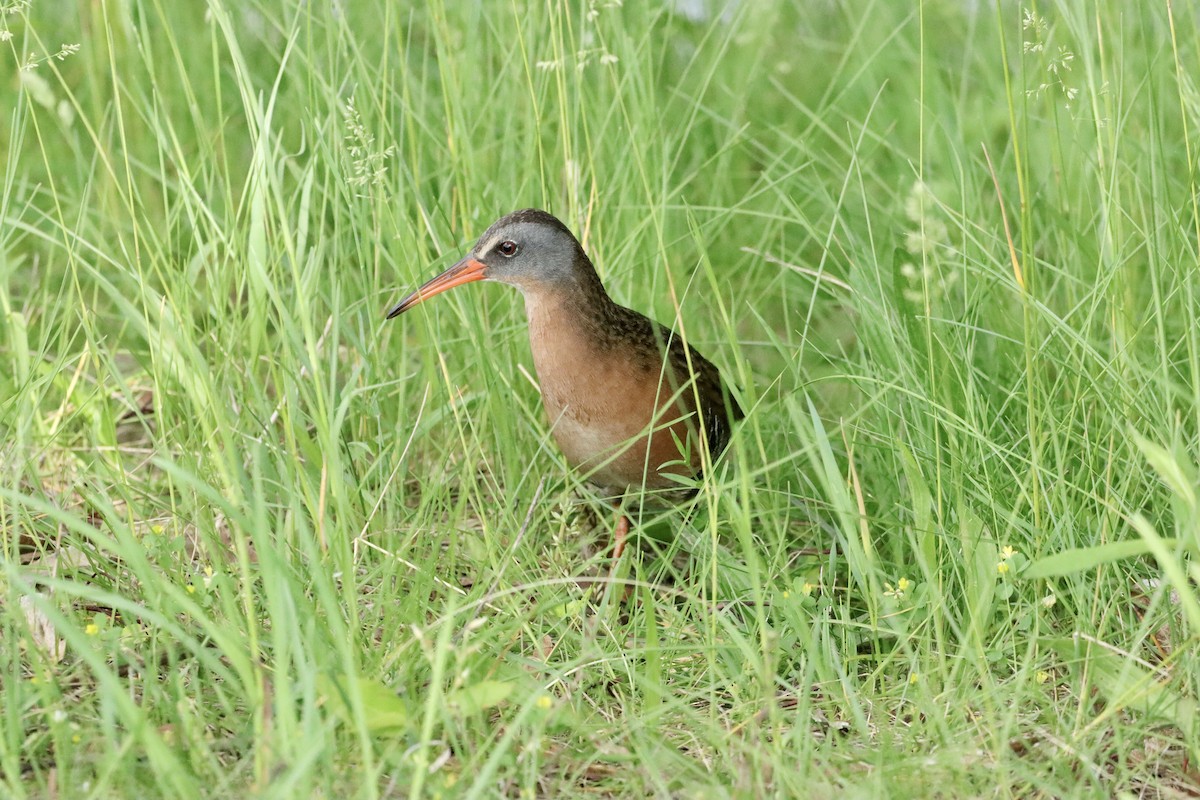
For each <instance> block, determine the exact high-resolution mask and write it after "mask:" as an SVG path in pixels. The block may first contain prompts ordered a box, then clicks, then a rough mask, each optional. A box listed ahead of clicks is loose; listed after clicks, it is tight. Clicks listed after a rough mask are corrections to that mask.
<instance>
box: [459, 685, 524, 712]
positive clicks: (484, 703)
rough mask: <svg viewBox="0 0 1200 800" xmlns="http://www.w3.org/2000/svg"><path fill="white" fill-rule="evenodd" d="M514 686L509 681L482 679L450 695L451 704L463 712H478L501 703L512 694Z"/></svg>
mask: <svg viewBox="0 0 1200 800" xmlns="http://www.w3.org/2000/svg"><path fill="white" fill-rule="evenodd" d="M513 688H514V686H513V684H512V683H509V682H508V681H480V682H479V683H476V684H474V685H473V686H464V687H463V688H461V689H459V690H458V691H456V692H453V693H452V694H451V695H450V698H449V700H450V705H452V706H454V707H455V708H457V709H458V710H459V712H460V713H462V714H476V713H478V712H480V711H483V710H485V709H488V708H493V707H495V706H498V705H500V704H501V703H503V702H504V701H505V700H507V699H508V696H509V695H510V694H512V690H513Z"/></svg>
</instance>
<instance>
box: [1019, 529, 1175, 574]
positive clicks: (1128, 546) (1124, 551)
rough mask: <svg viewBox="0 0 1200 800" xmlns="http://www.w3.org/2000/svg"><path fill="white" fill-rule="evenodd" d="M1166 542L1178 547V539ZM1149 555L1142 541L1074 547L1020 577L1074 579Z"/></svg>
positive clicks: (1034, 565) (1051, 556)
mask: <svg viewBox="0 0 1200 800" xmlns="http://www.w3.org/2000/svg"><path fill="white" fill-rule="evenodd" d="M1163 542H1164V543H1165V544H1167V545H1168V546H1174V544H1175V540H1174V539H1164V540H1163ZM1149 552H1150V545H1148V544H1147V543H1146V542H1145V541H1144V540H1142V539H1129V540H1127V541H1122V542H1109V543H1108V544H1098V545H1096V546H1095V547H1074V548H1072V549H1070V550H1063V551H1062V552H1060V553H1055V554H1054V555H1050V556H1046V557H1045V558H1039V559H1038V560H1037V561H1034V562H1033V563H1032V564H1030V565H1029V569H1027V570H1025V572H1024V573H1022V574H1021V576H1020V577H1022V578H1024V579H1026V580H1028V579H1031V578H1051V577H1054V576H1057V575H1070V574H1072V573H1074V572H1083V571H1084V570H1089V569H1092V568H1094V567H1096V566H1098V565H1100V564H1107V563H1108V562H1109V561H1118V560H1120V559H1122V558H1133V557H1135V556H1144V555H1146V554H1147V553H1149Z"/></svg>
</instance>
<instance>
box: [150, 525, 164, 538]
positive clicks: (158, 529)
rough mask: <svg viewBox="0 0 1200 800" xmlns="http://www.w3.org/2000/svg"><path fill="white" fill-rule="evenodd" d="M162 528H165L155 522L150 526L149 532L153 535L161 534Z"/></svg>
mask: <svg viewBox="0 0 1200 800" xmlns="http://www.w3.org/2000/svg"><path fill="white" fill-rule="evenodd" d="M164 530H166V529H165V528H163V526H162V525H159V524H157V523H155V524H154V525H151V526H150V532H151V533H153V534H154V535H155V536H162V535H163V531H164Z"/></svg>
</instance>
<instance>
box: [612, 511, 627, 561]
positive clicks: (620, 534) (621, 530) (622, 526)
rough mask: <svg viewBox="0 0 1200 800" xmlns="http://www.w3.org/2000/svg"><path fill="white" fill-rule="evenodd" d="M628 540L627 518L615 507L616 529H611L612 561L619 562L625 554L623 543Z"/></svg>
mask: <svg viewBox="0 0 1200 800" xmlns="http://www.w3.org/2000/svg"><path fill="white" fill-rule="evenodd" d="M628 540H629V517H628V516H626V515H625V513H624V511H623V510H622V509H621V508H620V506H618V507H617V527H616V528H614V529H613V542H612V544H613V547H612V551H613V561H620V560H621V554H622V553H624V552H625V543H626V542H627V541H628Z"/></svg>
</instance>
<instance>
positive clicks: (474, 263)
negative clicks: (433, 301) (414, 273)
mask: <svg viewBox="0 0 1200 800" xmlns="http://www.w3.org/2000/svg"><path fill="white" fill-rule="evenodd" d="M484 269H485V268H484V266H483V262H481V261H478V260H477V259H474V258H471V257H470V256H467V257H466V258H464V259H463V260H462V261H460V262H458V263H457V264H455V265H454V266H453V267H451V268H450V269H448V270H446V271H445V272H443V273H442V274H441V275H438V276H437V277H436V278H434V279H433V280H431V281H429V282H428V283H426V284H425V285H424V286H422V287H421V288H420V289H417V290H416V291H415V292H413V293H412V294H410V295H409V296H408V297H406V298H404V299H403V300H401V301H400V302H399V303H397V304H396V307H395V308H393V309H392V310H391V311H389V312H388V315H387V318H388V319H392V318H394V317H398V316H400V315H401V314H403V313H404V312H405V311H408V310H409V309H410V308H412V307H413V306H415V305H416V304H417V303H419V302H421V301H422V300H427V299H429V298H430V297H433V296H434V295H435V294H441V293H442V292H444V291H446V290H447V289H453V288H454V287H455V286H462V285H463V284H464V283H471V282H472V281H481V280H483V270H484Z"/></svg>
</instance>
